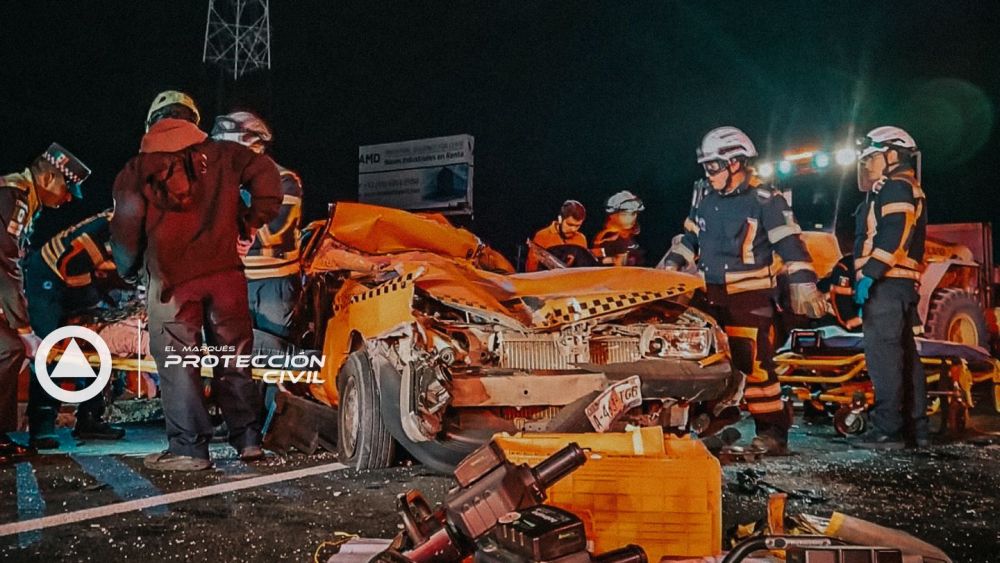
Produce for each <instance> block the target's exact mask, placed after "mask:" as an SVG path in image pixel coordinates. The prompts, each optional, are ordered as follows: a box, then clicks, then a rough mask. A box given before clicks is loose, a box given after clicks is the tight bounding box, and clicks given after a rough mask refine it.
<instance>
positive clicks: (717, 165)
mask: <svg viewBox="0 0 1000 563" xmlns="http://www.w3.org/2000/svg"><path fill="white" fill-rule="evenodd" d="M701 166H702V168H704V169H705V176H715V175H716V174H718V173H719V172H722V171H723V170H725V169H726V162H725V161H723V160H709V161H708V162H702V163H701Z"/></svg>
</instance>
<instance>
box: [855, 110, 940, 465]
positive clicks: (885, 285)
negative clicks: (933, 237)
mask: <svg viewBox="0 0 1000 563" xmlns="http://www.w3.org/2000/svg"><path fill="white" fill-rule="evenodd" d="M858 189H860V190H861V191H862V192H864V194H865V200H864V201H863V202H862V203H861V204H860V205H859V206H858V209H857V211H856V212H855V213H856V222H855V226H856V235H855V242H854V258H855V260H854V269H855V272H856V273H855V276H856V278H857V282H856V284H855V287H854V300H855V302H856V303H857V304H858V305H861V307H862V315H861V316H862V330H863V331H864V344H865V363H866V365H867V366H868V376H869V377H870V378H871V380H872V383H873V384H874V386H875V405H874V407H872V409H871V422H872V425H871V428H870V429H869V430H868V431H867V432H865V433H864V434H862V435H861V436H860V437H859V438H858V440H857V442H856V445H858V446H860V447H864V448H876V449H898V448H902V447H904V446H905V445H906V441H907V440H908V441H909V442H910V443H911V444H912V445H915V446H917V447H924V446H927V445H929V444H930V441H929V433H928V422H927V392H926V384H927V381H926V379H925V375H924V368H923V364H921V363H920V357H919V356H918V355H917V347H916V342H915V340H914V328H915V327H920V323H919V321H918V315H917V310H916V308H917V303H918V301H919V300H920V296H919V294H918V293H917V286H918V284H919V283H920V274H921V272H922V271H923V267H922V265H921V264H922V261H923V258H924V243H925V240H926V236H927V202H926V198H925V197H924V192H923V189H922V188H921V186H920V151H919V150H918V149H917V143H916V142H915V141H914V140H913V137H911V136H910V134H909V133H907V132H906V131H904V130H902V129H900V128H898V127H891V126H885V127H878V128H876V129H872V130H871V131H870V132H869V133H868V134H867V135H866V136H865V137H864V139H863V140H862V141H861V146H860V152H859V153H858Z"/></svg>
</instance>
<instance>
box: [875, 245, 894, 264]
mask: <svg viewBox="0 0 1000 563" xmlns="http://www.w3.org/2000/svg"><path fill="white" fill-rule="evenodd" d="M871 257H872V258H874V259H876V260H878V261H879V262H884V263H886V264H888V265H889V266H893V265H895V264H896V257H895V256H893V255H892V254H889V253H888V252H886V251H884V250H882V249H881V248H876V249H875V250H873V251H872V254H871Z"/></svg>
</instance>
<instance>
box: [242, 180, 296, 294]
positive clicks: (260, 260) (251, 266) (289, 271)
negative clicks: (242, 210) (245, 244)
mask: <svg viewBox="0 0 1000 563" xmlns="http://www.w3.org/2000/svg"><path fill="white" fill-rule="evenodd" d="M278 172H279V173H280V175H281V192H282V193H281V208H280V209H279V211H278V216H277V217H275V218H274V219H272V220H271V222H270V223H268V224H266V225H264V226H263V227H261V228H260V230H258V231H257V238H256V239H254V242H253V246H251V247H250V251H249V252H248V253H247V255H246V256H245V257H244V258H243V266H244V268H245V271H246V276H247V279H251V280H258V279H265V278H281V277H285V276H291V275H296V274H298V273H299V250H300V249H299V246H300V241H299V238H300V232H301V231H300V228H299V227H300V223H301V221H302V180H301V179H300V178H299V175H298V174H296V173H295V172H292V171H291V170H288V169H287V168H284V167H281V166H278Z"/></svg>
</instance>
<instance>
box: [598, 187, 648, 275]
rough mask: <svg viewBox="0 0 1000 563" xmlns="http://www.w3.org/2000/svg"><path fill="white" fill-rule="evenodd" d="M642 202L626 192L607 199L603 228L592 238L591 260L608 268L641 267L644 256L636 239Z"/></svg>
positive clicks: (642, 207) (643, 207)
mask: <svg viewBox="0 0 1000 563" xmlns="http://www.w3.org/2000/svg"><path fill="white" fill-rule="evenodd" d="M645 208H646V206H644V205H643V204H642V200H641V199H639V197H638V196H636V195H635V194H633V193H632V192H630V191H628V190H624V191H620V192H618V193H616V194H615V195H613V196H611V197H609V198H608V202H607V205H605V211H606V212H607V214H608V217H607V219H606V220H605V223H604V228H603V229H601V232H599V233H597V236H595V237H594V248H593V249H592V252H593V253H594V257H595V258H597V260H598V261H599V262H600V263H601V264H605V265H608V266H642V265H643V261H644V260H643V259H644V256H645V252H643V250H642V248H640V247H639V243H638V242H636V240H635V237H636V236H638V234H639V212H640V211H642V210H643V209H645Z"/></svg>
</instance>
